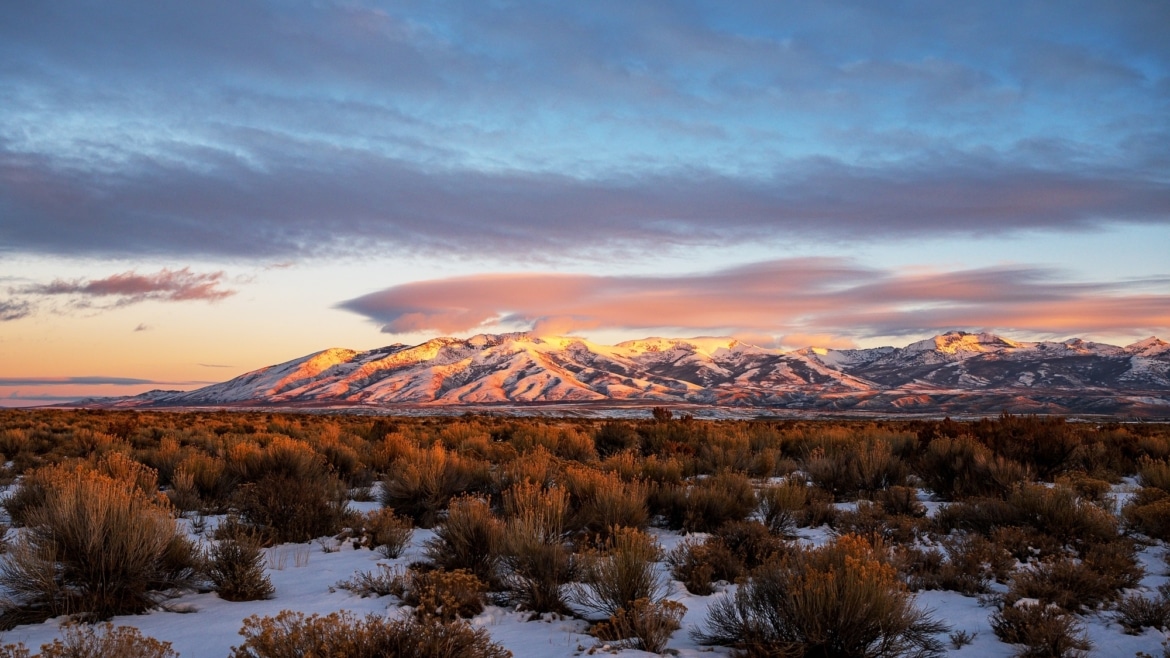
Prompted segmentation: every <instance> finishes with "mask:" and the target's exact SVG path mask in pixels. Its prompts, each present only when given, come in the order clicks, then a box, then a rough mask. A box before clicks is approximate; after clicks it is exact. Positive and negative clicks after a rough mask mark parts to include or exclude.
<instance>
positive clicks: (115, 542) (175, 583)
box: [0, 467, 196, 626]
mask: <svg viewBox="0 0 1170 658" xmlns="http://www.w3.org/2000/svg"><path fill="white" fill-rule="evenodd" d="M39 479H40V481H41V482H42V483H46V484H49V485H50V486H49V488H47V489H46V490H45V491H44V492H43V493H44V496H45V497H44V500H43V502H42V503H40V504H39V505H38V506H36V507H34V508H31V509H29V510H27V515H26V522H27V526H28V528H27V530H26V532H25V533H24V534H22V535H21V536H20V538H19V539H17V540H16V542H15V543H14V544H13V546H12V548H11V550H10V552H9V556H8V559H7V560H6V561H5V562H4V563H3V566H0V584H3V585H4V586H5V587H7V589H8V591H9V597H8V599H7V600H6V601H5V602H4V609H3V612H2V613H0V624H4V625H8V626H11V625H13V624H16V623H27V622H32V621H40V620H43V619H46V618H49V617H55V616H59V615H63V614H71V615H72V614H77V615H83V616H86V617H89V618H94V619H107V618H109V617H111V616H114V615H119V614H136V613H140V612H143V611H145V610H147V609H149V608H151V607H153V606H154V605H156V604H157V603H158V602H159V601H160V600H161V598H162V597H163V596H164V592H166V591H167V590H172V589H175V588H180V587H185V586H188V585H190V583H191V582H192V579H193V576H194V568H193V567H194V564H195V561H196V560H195V555H194V549H193V548H192V546H191V544H190V543H189V542H188V541H187V540H186V538H185V537H184V536H183V535H182V533H181V532H180V531H179V529H178V527H177V525H176V523H175V521H174V519H173V518H172V517H171V515H170V511H169V510H168V509H167V508H166V507H165V506H164V503H163V502H162V501H160V498H159V497H158V496H157V495H156V496H147V495H146V494H145V493H143V492H142V491H141V490H140V489H137V488H136V487H135V486H134V485H133V484H132V483H128V482H122V481H118V480H114V479H112V478H110V477H108V476H106V475H102V474H100V473H97V472H94V471H91V470H88V469H85V468H83V467H74V468H67V467H56V468H51V469H49V470H48V471H46V472H45V473H43V474H41V476H40V478H39ZM162 500H163V501H165V499H162Z"/></svg>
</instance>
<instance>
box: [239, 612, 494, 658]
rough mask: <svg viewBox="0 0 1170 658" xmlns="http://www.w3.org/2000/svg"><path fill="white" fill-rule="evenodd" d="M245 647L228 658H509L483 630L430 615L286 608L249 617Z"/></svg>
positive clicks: (241, 646) (244, 635) (244, 634)
mask: <svg viewBox="0 0 1170 658" xmlns="http://www.w3.org/2000/svg"><path fill="white" fill-rule="evenodd" d="M240 635H242V636H243V637H244V643H243V644H242V645H240V646H239V647H233V648H232V654H231V657H230V658H302V657H304V656H330V658H510V657H511V655H512V652H510V651H507V650H505V649H504V648H502V647H500V646H499V645H498V644H495V643H493V642H492V641H491V640H490V639H489V637H488V634H487V631H486V630H484V629H482V628H472V627H471V626H470V625H469V624H468V623H467V622H464V621H445V620H443V619H440V618H435V617H430V618H425V619H420V618H418V617H413V616H412V617H408V618H406V619H400V620H393V621H391V620H387V619H385V618H382V617H378V616H376V615H369V616H367V617H366V618H364V619H360V618H357V617H355V616H354V615H353V614H352V613H349V612H346V611H342V612H334V613H332V614H329V615H327V616H325V617H321V616H319V615H311V616H309V617H306V616H305V615H304V614H302V613H299V612H292V611H289V610H285V611H283V612H281V613H280V614H278V615H276V616H275V617H263V618H261V617H258V616H255V615H253V616H251V617H248V618H247V619H245V620H244V627H243V628H242V629H240Z"/></svg>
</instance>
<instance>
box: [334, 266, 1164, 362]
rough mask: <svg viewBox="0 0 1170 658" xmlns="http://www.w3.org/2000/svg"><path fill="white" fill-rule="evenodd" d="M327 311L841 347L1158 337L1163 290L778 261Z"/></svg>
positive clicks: (375, 297) (482, 285)
mask: <svg viewBox="0 0 1170 658" xmlns="http://www.w3.org/2000/svg"><path fill="white" fill-rule="evenodd" d="M340 307H341V308H344V309H347V310H350V311H354V312H356V313H360V314H362V315H365V316H366V317H369V318H371V319H372V320H374V321H376V322H379V323H381V324H382V330H383V331H385V332H387V333H410V332H422V331H438V332H444V333H458V332H467V331H474V330H477V329H480V328H484V327H491V326H500V325H503V326H513V327H519V328H532V329H533V330H535V331H538V332H541V333H564V332H568V331H573V330H578V331H581V330H587V329H657V328H666V329H681V330H688V331H697V332H712V331H714V332H726V333H733V334H759V333H767V334H769V335H772V336H782V335H788V336H790V337H793V338H792V340H795V338H796V337H802V338H803V337H806V336H807V335H808V334H819V335H821V336H820V337H821V338H832V337H837V339H841V340H846V339H847V338H849V337H861V336H866V337H868V336H878V335H880V336H889V335H901V334H912V333H919V332H924V331H940V330H948V329H971V328H989V329H999V330H1016V331H1028V332H1035V333H1078V332H1090V333H1091V332H1110V331H1126V332H1129V331H1134V330H1150V331H1165V330H1166V329H1167V328H1168V327H1170V282H1168V281H1166V280H1151V281H1139V282H1134V281H1126V282H1088V283H1086V282H1074V281H1068V280H1064V279H1063V278H1062V276H1061V274H1060V273H1059V272H1054V271H1051V270H1047V269H1043V268H1035V267H1026V266H1016V267H1008V266H1005V267H994V268H984V269H973V270H956V271H936V272H910V271H900V270H887V269H878V268H869V267H862V266H859V265H857V264H856V263H854V262H852V261H847V260H840V259H788V260H777V261H770V262H764V263H757V264H754V265H749V266H745V267H738V268H733V269H727V270H721V271H716V272H711V273H705V274H695V275H685V276H669V277H666V276H663V277H654V276H595V275H564V274H546V273H535V274H495V275H481V276H470V277H457V278H450V279H439V280H431V281H421V282H416V283H408V284H404V285H400V286H395V287H392V288H387V289H386V290H383V291H381V292H377V293H373V294H370V295H366V296H363V297H359V298H357V299H353V300H349V301H347V302H344V303H342V304H340ZM786 342H787V341H786ZM822 342H823V341H822Z"/></svg>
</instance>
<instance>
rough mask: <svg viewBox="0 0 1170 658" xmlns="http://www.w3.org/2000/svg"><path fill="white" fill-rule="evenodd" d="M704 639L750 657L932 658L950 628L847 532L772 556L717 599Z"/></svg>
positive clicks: (936, 653)
mask: <svg viewBox="0 0 1170 658" xmlns="http://www.w3.org/2000/svg"><path fill="white" fill-rule="evenodd" d="M707 628H708V630H707V631H706V632H700V633H697V634H696V638H697V639H698V640H699V641H700V642H702V643H703V644H723V645H731V646H734V647H736V648H737V649H739V650H740V651H741V652H743V653H744V654H745V655H746V656H749V657H761V658H762V657H764V656H777V655H791V656H808V657H812V656H840V657H842V658H851V657H858V658H862V657H864V658H869V657H873V658H879V657H887V656H888V657H891V658H892V657H894V656H903V655H920V656H934V655H940V654H941V653H942V645H941V643H939V642H938V641H937V640H936V639H934V638H933V637H932V635H934V634H936V633H941V632H943V631H944V630H945V627H944V626H943V625H941V624H939V623H937V622H935V621H933V620H932V619H931V618H930V617H929V615H927V614H926V613H924V612H922V611H920V610H918V609H917V608H915V607H914V605H913V600H912V597H911V595H910V594H909V592H907V591H906V589H905V587H904V586H903V585H902V584H901V583H900V582H899V581H898V578H897V573H896V572H895V570H894V569H893V567H891V566H890V565H889V564H887V563H886V562H884V561H883V559H882V558H881V556H880V555H878V554H877V553H876V552H875V551H874V549H873V548H872V547H871V546H870V545H869V544H867V543H866V542H865V541H863V540H861V539H859V538H857V537H850V536H844V537H840V538H838V539H836V540H835V541H833V542H832V543H830V544H826V545H824V546H822V547H820V548H812V549H803V548H802V549H796V550H794V551H792V552H791V553H788V554H786V555H783V556H778V557H777V558H774V559H772V560H769V561H768V562H766V563H765V564H764V565H762V566H761V567H760V568H758V569H756V570H755V571H754V572H753V573H752V575H751V577H750V578H749V579H748V581H747V582H745V583H743V584H742V585H740V587H739V589H738V590H736V593H735V596H734V597H727V598H724V599H721V600H719V601H717V602H715V603H714V604H713V605H712V606H711V608H710V611H709V613H708V617H707Z"/></svg>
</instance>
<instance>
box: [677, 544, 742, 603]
mask: <svg viewBox="0 0 1170 658" xmlns="http://www.w3.org/2000/svg"><path fill="white" fill-rule="evenodd" d="M666 563H667V564H668V565H670V575H671V576H672V577H674V579H675V580H679V581H682V584H683V585H684V586H685V587H686V588H687V591H688V592H690V593H691V594H698V595H699V596H707V595H709V594H711V593H712V592H714V591H715V588H714V587H712V586H711V585H712V583H713V582H714V581H718V580H724V581H733V580H735V579H736V578H739V577H740V576H741V575H742V574H743V562H742V561H740V559H739V558H738V557H736V556H735V555H734V554H733V553H732V552H731V551H730V550H728V548H727V546H725V545H724V544H723V542H722V540H720V539H719V538H718V537H708V538H707V539H706V540H696V539H693V538H691V537H688V538H686V539H684V540H683V541H681V542H679V544H678V546H675V547H674V549H673V550H672V551H670V552H669V553H667V555H666Z"/></svg>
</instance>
